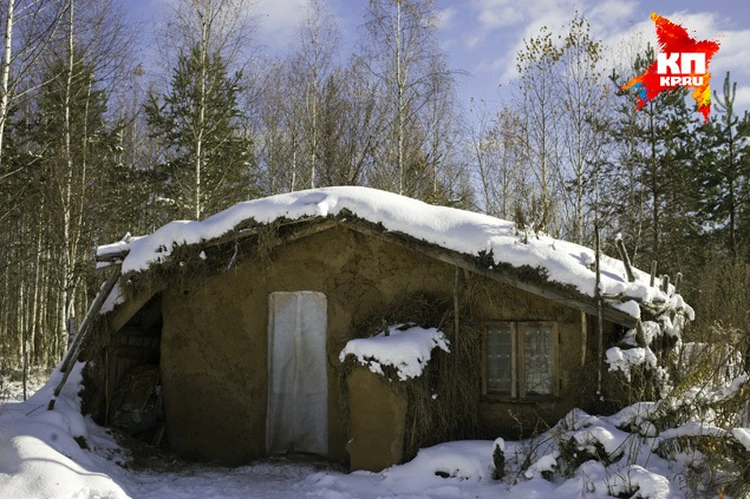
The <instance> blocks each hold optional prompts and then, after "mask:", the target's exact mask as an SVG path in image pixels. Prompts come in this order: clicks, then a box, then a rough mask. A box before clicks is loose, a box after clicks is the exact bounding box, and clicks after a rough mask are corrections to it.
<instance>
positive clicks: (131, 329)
mask: <svg viewBox="0 0 750 499" xmlns="http://www.w3.org/2000/svg"><path fill="white" fill-rule="evenodd" d="M117 336H122V337H124V336H138V337H141V338H158V337H159V336H161V329H160V328H151V329H148V330H145V331H144V330H143V329H141V328H139V327H138V326H124V327H123V328H122V329H120V330H119V331H118V332H117Z"/></svg>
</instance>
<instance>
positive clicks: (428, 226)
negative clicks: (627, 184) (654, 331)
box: [97, 186, 687, 318]
mask: <svg viewBox="0 0 750 499" xmlns="http://www.w3.org/2000/svg"><path fill="white" fill-rule="evenodd" d="M342 210H348V211H349V212H351V213H353V214H354V215H356V216H357V217H359V218H361V219H364V220H367V221H369V222H372V223H375V224H382V226H383V227H384V228H385V229H386V230H388V231H394V232H401V233H404V234H407V235H409V236H412V237H414V238H416V239H419V240H423V241H426V242H429V243H433V244H436V245H438V246H441V247H443V248H446V249H449V250H453V251H457V252H460V253H464V254H468V255H475V256H476V255H479V254H480V252H486V253H490V252H491V254H492V255H493V258H494V261H495V264H503V263H505V264H510V265H512V266H514V267H522V266H525V265H528V266H530V267H532V268H539V269H543V270H544V271H546V273H547V278H548V279H549V280H550V281H554V282H558V283H560V284H564V285H571V286H573V287H575V288H576V289H577V290H578V291H580V292H581V293H582V294H584V295H588V296H591V297H593V296H594V295H595V292H594V288H595V282H596V280H595V274H594V270H593V262H594V251H593V250H592V249H590V248H586V247H584V246H580V245H578V244H574V243H570V242H566V241H562V240H558V239H554V238H552V237H550V236H547V235H545V234H542V233H534V234H524V233H520V231H519V230H518V229H517V228H516V226H515V224H514V223H512V222H508V221H506V220H501V219H498V218H495V217H491V216H488V215H483V214H480V213H473V212H469V211H465V210H459V209H455V208H448V207H445V206H435V205H430V204H426V203H423V202H422V201H418V200H415V199H411V198H408V197H404V196H400V195H398V194H394V193H391V192H385V191H380V190H377V189H370V188H366V187H351V186H346V187H327V188H322V189H311V190H306V191H297V192H292V193H288V194H279V195H276V196H270V197H266V198H261V199H255V200H252V201H247V202H244V203H239V204H236V205H234V206H232V207H231V208H229V209H227V210H224V211H222V212H220V213H217V214H216V215H214V216H212V217H210V218H207V219H206V220H203V221H175V222H170V223H168V224H166V225H164V226H163V227H161V228H160V229H158V230H157V231H156V232H154V233H153V234H151V235H148V236H144V237H137V238H130V239H129V240H127V241H120V242H117V243H114V244H111V245H106V246H101V247H99V249H98V252H97V254H98V255H99V256H100V257H101V256H106V255H108V254H110V255H111V254H113V253H117V252H122V250H123V249H127V250H128V251H129V253H128V255H127V257H125V259H124V261H123V262H122V272H123V273H128V272H140V271H144V270H147V269H148V268H149V267H151V266H152V265H155V264H158V263H161V262H163V261H164V260H165V259H166V258H167V257H168V256H169V255H170V253H171V251H172V249H173V247H175V246H179V245H185V244H195V243H200V242H203V241H208V240H211V239H215V238H218V237H220V236H222V235H224V234H226V233H228V232H230V231H232V230H233V229H234V228H235V227H237V226H238V225H239V224H240V223H242V222H245V221H247V220H251V219H252V220H254V221H255V222H256V223H259V224H267V223H270V222H273V221H275V220H277V219H280V218H285V219H287V220H297V219H301V218H307V217H316V216H320V217H326V216H336V215H338V214H340V213H341V212H342ZM633 272H634V274H635V282H628V281H627V279H626V278H625V270H624V266H623V264H622V262H621V261H620V260H617V259H613V258H609V257H606V256H603V257H602V261H601V286H600V287H601V292H602V293H603V294H605V295H620V296H625V297H628V298H633V299H637V300H639V301H643V302H652V301H658V302H661V303H664V302H666V301H667V300H668V296H667V295H666V294H665V293H663V292H662V291H661V290H660V289H658V287H652V286H650V285H649V279H650V276H649V275H648V274H647V273H645V272H642V271H640V270H638V269H633ZM611 305H612V306H613V307H615V308H617V309H619V310H621V311H623V312H625V313H627V314H628V315H630V316H632V317H635V318H638V317H640V308H639V306H638V304H637V303H636V302H635V301H632V300H630V301H628V300H625V301H624V302H623V303H619V302H615V303H612V304H611ZM686 308H687V307H686Z"/></svg>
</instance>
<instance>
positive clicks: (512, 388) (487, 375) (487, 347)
mask: <svg viewBox="0 0 750 499" xmlns="http://www.w3.org/2000/svg"><path fill="white" fill-rule="evenodd" d="M557 350H558V336H557V326H556V324H555V323H554V322H495V323H491V324H488V325H487V327H486V328H485V336H484V363H483V367H484V369H483V371H484V372H483V376H482V392H483V393H484V395H487V396H495V397H505V398H535V397H552V396H557V395H558V394H559V393H558V389H559V374H558V359H557Z"/></svg>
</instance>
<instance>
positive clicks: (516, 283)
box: [342, 222, 638, 328]
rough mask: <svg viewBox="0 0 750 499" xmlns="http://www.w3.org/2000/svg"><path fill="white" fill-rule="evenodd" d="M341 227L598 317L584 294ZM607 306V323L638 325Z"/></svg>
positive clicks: (452, 254)
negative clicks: (569, 293)
mask: <svg viewBox="0 0 750 499" xmlns="http://www.w3.org/2000/svg"><path fill="white" fill-rule="evenodd" d="M342 225H345V226H346V227H348V228H350V229H352V230H354V231H356V232H360V233H363V234H367V235H370V236H373V237H377V238H379V239H381V240H384V241H386V242H390V243H393V244H398V245H400V246H403V247H406V248H409V249H411V250H414V251H416V252H418V253H422V254H423V255H425V256H428V257H430V258H434V259H435V260H440V261H442V262H444V263H448V264H450V265H455V266H457V267H461V268H462V269H466V270H469V271H471V272H474V273H475V274H479V275H482V276H485V277H488V278H490V279H492V280H495V281H498V282H502V283H504V284H508V285H510V286H513V287H514V288H518V289H521V290H523V291H526V292H528V293H531V294H534V295H537V296H541V297H542V298H546V299H548V300H551V301H554V302H556V303H560V304H561V305H565V306H567V307H571V308H575V309H577V310H580V311H582V312H586V313H588V314H591V315H596V314H597V313H598V310H597V306H596V300H595V299H594V298H590V299H589V297H586V296H584V295H583V294H581V299H575V298H572V297H570V296H566V295H564V294H563V293H562V292H560V291H557V290H555V289H553V288H552V287H544V286H543V285H539V284H535V283H531V282H528V281H523V280H521V279H519V278H518V277H516V276H514V275H510V274H508V273H506V272H505V271H503V270H502V269H500V268H495V269H488V268H485V267H482V266H480V265H479V264H478V263H477V262H476V261H475V260H474V259H473V258H472V257H469V256H468V255H463V254H461V253H458V252H455V251H451V250H447V249H445V248H441V247H439V246H431V245H428V244H426V243H418V242H415V241H410V240H407V239H405V238H403V237H395V236H393V235H390V234H388V233H387V232H380V231H377V230H374V229H372V228H370V227H365V226H363V225H361V224H349V223H346V222H342ZM584 300H587V301H584ZM588 300H590V301H588ZM604 305H605V306H604V307H602V314H603V318H604V319H606V320H608V321H609V322H613V323H615V324H619V325H621V326H625V327H628V328H633V327H635V325H636V324H637V322H638V319H636V318H635V317H632V316H630V315H628V314H626V313H625V312H622V311H620V310H617V309H614V308H612V307H610V306H608V305H607V304H604Z"/></svg>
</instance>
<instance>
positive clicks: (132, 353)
mask: <svg viewBox="0 0 750 499" xmlns="http://www.w3.org/2000/svg"><path fill="white" fill-rule="evenodd" d="M112 352H113V354H114V355H115V356H116V357H117V358H118V359H128V360H129V361H136V362H139V363H144V362H156V361H157V360H159V350H158V349H156V348H151V347H144V346H140V345H117V346H115V347H113V348H112ZM131 365H132V363H131ZM128 367H129V366H128Z"/></svg>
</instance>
